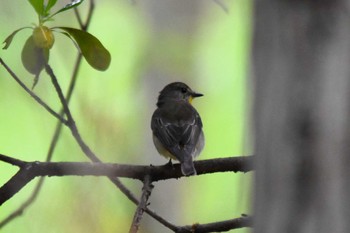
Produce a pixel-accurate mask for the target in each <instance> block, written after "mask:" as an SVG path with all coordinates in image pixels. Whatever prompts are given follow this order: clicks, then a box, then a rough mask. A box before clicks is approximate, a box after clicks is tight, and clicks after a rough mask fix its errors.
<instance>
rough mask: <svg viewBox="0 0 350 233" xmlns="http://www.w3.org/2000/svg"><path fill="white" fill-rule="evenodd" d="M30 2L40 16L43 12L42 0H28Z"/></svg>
mask: <svg viewBox="0 0 350 233" xmlns="http://www.w3.org/2000/svg"><path fill="white" fill-rule="evenodd" d="M28 1H29V2H30V4H32V6H33V8H34V9H35V11H36V13H38V15H40V16H42V15H43V13H44V0H28Z"/></svg>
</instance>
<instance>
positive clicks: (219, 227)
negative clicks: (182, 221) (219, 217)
mask: <svg viewBox="0 0 350 233" xmlns="http://www.w3.org/2000/svg"><path fill="white" fill-rule="evenodd" d="M252 226H253V220H252V217H250V216H246V215H242V217H240V218H234V219H231V220H226V221H221V222H213V223H206V224H198V223H197V224H193V225H188V226H183V227H180V228H179V229H178V230H177V231H175V232H176V233H192V232H196V233H209V232H224V231H229V230H232V229H238V228H243V227H252Z"/></svg>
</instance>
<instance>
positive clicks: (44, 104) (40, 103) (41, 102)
mask: <svg viewBox="0 0 350 233" xmlns="http://www.w3.org/2000/svg"><path fill="white" fill-rule="evenodd" d="M0 64H1V65H2V66H3V67H4V68H5V69H6V70H7V72H8V73H9V74H10V75H11V77H12V78H13V79H14V80H15V81H16V82H17V83H18V84H19V85H20V86H21V87H22V88H23V89H24V90H25V91H26V92H27V93H28V94H29V95H30V96H31V97H32V98H33V99H34V100H35V101H36V102H37V103H38V104H39V105H41V106H42V107H43V108H45V109H46V110H47V111H48V112H49V113H50V114H51V115H53V116H54V117H55V118H57V119H58V120H59V121H60V122H62V123H63V124H65V125H66V124H67V121H66V120H65V119H64V118H63V117H62V116H60V115H59V114H57V113H56V112H55V111H54V110H52V108H50V106H48V105H47V104H46V103H45V102H44V101H43V100H42V99H40V98H39V96H37V95H36V94H35V93H34V92H33V91H31V90H30V89H29V88H28V87H27V86H26V85H25V84H24V83H23V82H22V81H21V80H20V79H19V78H18V77H17V75H16V74H15V73H14V72H13V71H12V70H11V69H10V67H9V66H8V65H7V64H6V63H5V62H4V60H2V59H1V58H0Z"/></svg>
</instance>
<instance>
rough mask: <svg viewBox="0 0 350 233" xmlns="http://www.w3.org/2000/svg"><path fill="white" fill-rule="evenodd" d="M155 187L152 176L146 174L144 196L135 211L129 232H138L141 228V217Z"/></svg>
mask: <svg viewBox="0 0 350 233" xmlns="http://www.w3.org/2000/svg"><path fill="white" fill-rule="evenodd" d="M153 187H154V186H153V185H152V181H151V176H150V175H146V176H145V179H144V181H143V188H142V196H141V198H140V202H139V204H138V206H137V209H136V211H135V214H134V218H133V221H132V224H131V227H130V230H129V233H137V231H138V230H139V227H140V223H141V219H142V216H143V213H144V212H145V210H146V208H147V206H148V199H149V197H150V196H151V193H152V189H153Z"/></svg>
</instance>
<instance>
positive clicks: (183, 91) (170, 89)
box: [157, 82, 203, 107]
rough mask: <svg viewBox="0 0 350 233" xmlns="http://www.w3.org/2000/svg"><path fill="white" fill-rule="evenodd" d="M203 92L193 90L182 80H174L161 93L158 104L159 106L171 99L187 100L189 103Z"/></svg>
mask: <svg viewBox="0 0 350 233" xmlns="http://www.w3.org/2000/svg"><path fill="white" fill-rule="evenodd" d="M201 96H203V94H200V93H197V92H195V91H193V90H192V89H191V88H190V87H189V86H187V85H186V84H185V83H182V82H174V83H170V84H168V85H166V86H165V87H164V88H163V90H162V91H161V92H160V93H159V97H158V102H157V106H158V107H159V106H160V105H162V104H163V103H164V102H166V101H169V100H175V101H178V100H185V101H187V102H189V103H191V102H192V100H193V98H196V97H201Z"/></svg>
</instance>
